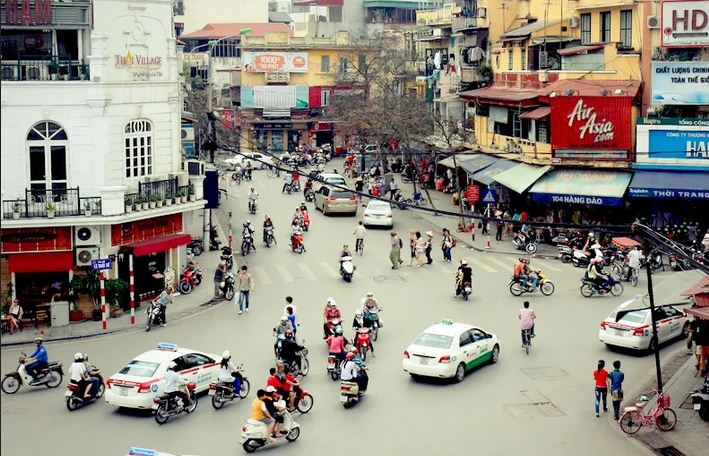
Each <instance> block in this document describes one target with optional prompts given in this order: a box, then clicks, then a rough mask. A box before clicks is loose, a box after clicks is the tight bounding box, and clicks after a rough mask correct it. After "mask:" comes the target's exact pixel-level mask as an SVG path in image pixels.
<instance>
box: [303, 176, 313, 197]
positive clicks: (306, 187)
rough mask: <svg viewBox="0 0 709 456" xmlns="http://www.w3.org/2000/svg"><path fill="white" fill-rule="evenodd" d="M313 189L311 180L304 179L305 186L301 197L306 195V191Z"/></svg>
mask: <svg viewBox="0 0 709 456" xmlns="http://www.w3.org/2000/svg"><path fill="white" fill-rule="evenodd" d="M312 190H313V180H312V179H310V178H308V180H307V181H305V186H304V188H303V198H306V199H307V197H308V192H309V191H312Z"/></svg>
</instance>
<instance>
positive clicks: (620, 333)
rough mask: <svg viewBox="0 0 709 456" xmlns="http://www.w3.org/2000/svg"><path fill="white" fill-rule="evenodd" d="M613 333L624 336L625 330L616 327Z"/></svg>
mask: <svg viewBox="0 0 709 456" xmlns="http://www.w3.org/2000/svg"><path fill="white" fill-rule="evenodd" d="M615 335H616V336H624V335H625V331H624V330H622V329H616V330H615Z"/></svg>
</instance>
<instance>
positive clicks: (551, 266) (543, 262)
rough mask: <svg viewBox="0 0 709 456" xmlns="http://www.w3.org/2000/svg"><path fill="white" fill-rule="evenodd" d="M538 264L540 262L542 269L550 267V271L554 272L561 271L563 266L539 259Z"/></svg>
mask: <svg viewBox="0 0 709 456" xmlns="http://www.w3.org/2000/svg"><path fill="white" fill-rule="evenodd" d="M537 264H539V265H540V266H541V267H542V269H548V270H550V271H554V272H561V268H560V267H558V266H554V265H553V264H552V263H551V262H549V261H539V260H537Z"/></svg>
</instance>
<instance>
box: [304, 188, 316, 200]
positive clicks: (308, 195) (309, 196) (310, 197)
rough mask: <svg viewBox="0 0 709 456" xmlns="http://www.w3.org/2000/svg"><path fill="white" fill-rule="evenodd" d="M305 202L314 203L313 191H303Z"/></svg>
mask: <svg viewBox="0 0 709 456" xmlns="http://www.w3.org/2000/svg"><path fill="white" fill-rule="evenodd" d="M305 201H307V202H309V203H312V202H313V201H315V192H314V191H313V189H312V188H309V189H307V190H306V191H305Z"/></svg>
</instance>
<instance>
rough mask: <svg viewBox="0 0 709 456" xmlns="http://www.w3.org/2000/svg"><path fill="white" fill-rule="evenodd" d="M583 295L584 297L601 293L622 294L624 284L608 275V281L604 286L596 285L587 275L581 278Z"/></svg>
mask: <svg viewBox="0 0 709 456" xmlns="http://www.w3.org/2000/svg"><path fill="white" fill-rule="evenodd" d="M579 290H580V291H581V296H583V297H584V298H590V297H591V296H593V295H594V294H596V293H598V294H599V295H605V294H608V293H610V294H612V295H613V296H620V295H622V294H623V284H622V283H620V282H619V281H617V280H615V279H614V278H613V277H610V276H609V277H608V280H606V283H605V284H603V286H602V287H598V286H596V284H595V283H594V282H593V281H592V280H591V279H587V278H586V277H584V278H582V279H581V287H580V289H579Z"/></svg>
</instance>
